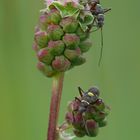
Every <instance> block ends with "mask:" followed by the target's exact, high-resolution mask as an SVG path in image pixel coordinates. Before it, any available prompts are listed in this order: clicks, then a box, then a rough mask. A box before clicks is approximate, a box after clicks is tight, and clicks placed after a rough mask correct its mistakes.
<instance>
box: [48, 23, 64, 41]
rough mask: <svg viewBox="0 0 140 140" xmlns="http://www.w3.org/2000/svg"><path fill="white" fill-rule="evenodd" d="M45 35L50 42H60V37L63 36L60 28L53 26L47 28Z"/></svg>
mask: <svg viewBox="0 0 140 140" xmlns="http://www.w3.org/2000/svg"><path fill="white" fill-rule="evenodd" d="M47 33H48V35H49V38H50V39H52V40H60V39H61V37H62V35H63V34H64V32H63V30H62V29H61V27H60V26H59V25H54V24H52V25H49V26H48V29H47Z"/></svg>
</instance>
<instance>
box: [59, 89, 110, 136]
mask: <svg viewBox="0 0 140 140" xmlns="http://www.w3.org/2000/svg"><path fill="white" fill-rule="evenodd" d="M78 90H79V94H80V96H79V97H75V99H74V100H72V101H71V102H70V103H69V104H68V112H67V113H66V117H65V119H66V123H67V124H68V125H69V126H72V127H73V132H74V134H75V135H76V136H78V137H83V136H85V135H87V136H89V137H95V136H97V134H98V130H99V128H100V127H103V126H106V124H107V122H106V116H107V115H108V112H109V110H110V109H109V107H108V106H107V105H106V104H105V103H104V101H103V100H102V99H101V98H100V91H99V89H98V88H96V87H92V88H89V89H88V90H87V91H83V90H82V89H81V88H80V87H78ZM61 128H62V127H61Z"/></svg>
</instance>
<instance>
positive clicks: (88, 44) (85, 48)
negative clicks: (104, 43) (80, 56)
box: [79, 41, 92, 52]
mask: <svg viewBox="0 0 140 140" xmlns="http://www.w3.org/2000/svg"><path fill="white" fill-rule="evenodd" d="M91 46H92V43H91V42H90V41H83V42H81V43H80V44H79V48H80V49H81V51H82V52H87V51H88V50H89V49H90V47H91Z"/></svg>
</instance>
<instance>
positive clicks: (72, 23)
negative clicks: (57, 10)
mask: <svg viewBox="0 0 140 140" xmlns="http://www.w3.org/2000/svg"><path fill="white" fill-rule="evenodd" d="M60 25H61V26H62V28H63V30H64V32H66V33H74V32H75V31H76V29H77V27H78V21H77V20H76V19H75V18H74V17H66V18H63V19H62V21H61V22H60Z"/></svg>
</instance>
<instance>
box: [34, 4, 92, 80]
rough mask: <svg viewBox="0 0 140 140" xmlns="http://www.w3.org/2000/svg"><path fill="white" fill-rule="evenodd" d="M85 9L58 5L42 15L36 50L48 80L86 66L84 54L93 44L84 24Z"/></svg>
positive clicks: (35, 41)
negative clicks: (74, 68) (84, 64)
mask: <svg viewBox="0 0 140 140" xmlns="http://www.w3.org/2000/svg"><path fill="white" fill-rule="evenodd" d="M81 9H82V6H81V5H78V6H77V5H74V4H73V3H72V2H68V3H65V5H64V4H62V3H59V2H55V1H54V2H52V4H51V5H49V6H48V7H47V9H45V10H44V11H43V12H41V15H40V19H39V24H38V26H37V27H36V29H35V36H34V45H33V48H34V50H35V51H36V53H37V58H38V61H39V62H38V65H37V67H38V69H39V70H40V71H41V72H43V73H44V74H45V75H46V76H47V77H52V76H54V75H55V74H57V73H59V72H65V71H67V70H69V69H71V68H73V67H74V66H78V65H82V64H83V63H85V61H86V59H85V58H84V57H83V53H85V52H87V51H88V50H89V49H90V47H91V46H92V44H91V42H90V41H89V40H88V37H89V34H90V33H89V32H88V25H89V24H87V21H84V19H83V20H82V22H81V19H82V18H83V12H82V14H81ZM86 16H87V15H86ZM90 17H91V15H90ZM90 19H91V20H93V19H92V18H90ZM88 20H89V19H88ZM84 23H85V24H84ZM90 24H91V21H90ZM83 27H84V28H83Z"/></svg>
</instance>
